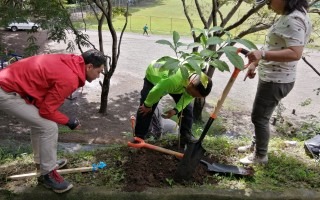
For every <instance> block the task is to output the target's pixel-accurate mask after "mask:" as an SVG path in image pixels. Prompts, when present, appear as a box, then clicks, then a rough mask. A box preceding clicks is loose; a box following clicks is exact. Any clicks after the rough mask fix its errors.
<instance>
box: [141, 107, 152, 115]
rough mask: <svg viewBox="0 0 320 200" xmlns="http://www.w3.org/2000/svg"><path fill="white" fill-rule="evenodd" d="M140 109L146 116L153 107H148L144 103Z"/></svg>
mask: <svg viewBox="0 0 320 200" xmlns="http://www.w3.org/2000/svg"><path fill="white" fill-rule="evenodd" d="M138 111H139V113H140V114H142V116H145V115H146V114H148V113H149V112H151V111H152V107H150V108H149V107H146V106H145V105H144V104H142V105H141V106H140V107H139V109H138Z"/></svg>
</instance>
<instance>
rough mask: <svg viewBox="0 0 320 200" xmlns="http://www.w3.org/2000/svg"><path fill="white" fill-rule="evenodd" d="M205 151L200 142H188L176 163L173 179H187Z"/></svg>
mask: <svg viewBox="0 0 320 200" xmlns="http://www.w3.org/2000/svg"><path fill="white" fill-rule="evenodd" d="M205 152H206V150H205V149H204V148H203V147H202V145H201V142H196V143H191V144H188V145H187V150H186V152H185V153H184V156H183V158H182V159H181V161H180V163H179V165H178V168H177V171H176V173H175V175H174V179H175V180H176V181H182V180H189V179H190V178H191V177H192V175H193V173H194V171H195V169H196V167H197V165H198V164H199V163H200V160H201V158H202V157H203V155H204V153H205Z"/></svg>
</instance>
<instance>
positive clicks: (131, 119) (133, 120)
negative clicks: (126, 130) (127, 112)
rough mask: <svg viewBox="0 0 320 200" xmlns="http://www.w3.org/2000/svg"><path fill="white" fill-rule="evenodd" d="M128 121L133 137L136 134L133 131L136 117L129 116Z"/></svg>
mask: <svg viewBox="0 0 320 200" xmlns="http://www.w3.org/2000/svg"><path fill="white" fill-rule="evenodd" d="M130 122H131V129H132V136H133V137H135V136H136V134H135V133H134V126H135V124H136V117H135V116H131V117H130Z"/></svg>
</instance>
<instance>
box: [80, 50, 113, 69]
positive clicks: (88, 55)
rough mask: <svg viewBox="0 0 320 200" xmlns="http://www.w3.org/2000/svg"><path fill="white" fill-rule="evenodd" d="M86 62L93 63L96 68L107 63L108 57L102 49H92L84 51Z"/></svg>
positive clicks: (83, 55)
mask: <svg viewBox="0 0 320 200" xmlns="http://www.w3.org/2000/svg"><path fill="white" fill-rule="evenodd" d="M81 56H82V57H83V59H84V63H85V64H90V63H91V64H92V65H93V67H94V68H99V67H101V65H106V62H107V59H106V57H105V56H104V55H103V53H102V52H101V51H98V50H95V49H90V50H88V51H86V52H83V53H82V55H81Z"/></svg>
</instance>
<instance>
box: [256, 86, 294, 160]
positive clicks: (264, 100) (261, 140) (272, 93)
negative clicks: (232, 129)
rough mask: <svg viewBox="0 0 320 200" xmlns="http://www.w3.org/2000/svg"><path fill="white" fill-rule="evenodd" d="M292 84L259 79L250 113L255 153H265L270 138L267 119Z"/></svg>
mask: <svg viewBox="0 0 320 200" xmlns="http://www.w3.org/2000/svg"><path fill="white" fill-rule="evenodd" d="M293 86H294V82H293V83H272V82H265V81H262V80H259V83H258V88H257V93H256V97H255V100H254V103H253V108H252V113H251V121H252V123H253V124H254V128H255V143H256V154H257V155H260V156H265V155H267V152H268V144H269V138H270V129H269V120H270V118H271V115H272V113H273V111H274V109H275V108H276V106H277V105H278V104H279V101H280V100H281V99H282V98H284V97H285V96H287V94H288V93H289V92H290V91H291V90H292V88H293Z"/></svg>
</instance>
